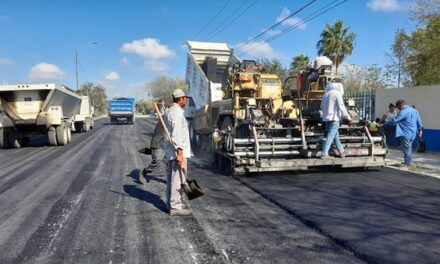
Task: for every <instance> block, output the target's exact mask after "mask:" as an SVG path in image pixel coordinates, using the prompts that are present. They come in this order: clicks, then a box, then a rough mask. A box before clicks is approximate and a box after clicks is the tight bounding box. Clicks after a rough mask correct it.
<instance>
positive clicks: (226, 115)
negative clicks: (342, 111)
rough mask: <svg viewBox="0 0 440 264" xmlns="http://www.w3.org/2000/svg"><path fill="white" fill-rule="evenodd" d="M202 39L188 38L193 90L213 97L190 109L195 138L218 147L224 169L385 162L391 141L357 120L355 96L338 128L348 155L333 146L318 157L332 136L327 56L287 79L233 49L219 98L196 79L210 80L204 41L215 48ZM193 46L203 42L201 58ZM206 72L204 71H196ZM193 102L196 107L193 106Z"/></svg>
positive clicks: (209, 147)
mask: <svg viewBox="0 0 440 264" xmlns="http://www.w3.org/2000/svg"><path fill="white" fill-rule="evenodd" d="M196 44H197V45H194V44H193V43H191V42H188V47H189V52H188V64H187V76H186V80H187V82H188V84H189V91H188V94H189V95H191V96H194V95H198V94H199V95H200V94H208V95H210V96H211V97H210V98H208V100H206V101H199V102H197V100H198V98H197V97H195V99H196V100H194V102H193V103H192V105H193V107H195V106H198V105H202V107H200V108H199V109H196V110H193V112H191V111H189V118H190V119H192V126H193V127H192V129H193V130H194V133H195V135H196V136H195V139H196V140H195V141H196V144H198V145H200V146H201V147H202V148H204V149H205V150H207V151H210V152H212V153H214V157H213V158H214V163H215V165H216V166H217V167H218V168H220V169H221V170H223V171H224V172H225V173H227V174H234V175H241V174H246V173H249V172H264V171H288V170H307V169H309V168H312V167H322V166H339V167H361V168H368V167H376V166H383V165H384V162H385V155H386V145H385V141H384V139H383V137H373V136H371V135H370V133H369V131H368V129H367V128H366V126H365V125H364V124H362V123H361V122H360V121H359V120H358V118H357V116H358V115H357V114H356V111H355V108H354V106H353V105H352V103H353V102H348V105H347V106H348V109H349V113H350V114H351V115H352V119H353V120H354V122H353V123H352V124H348V123H347V124H343V125H342V127H341V130H340V139H341V141H342V144H343V145H344V147H345V149H346V154H347V155H346V157H344V158H336V156H338V153H336V152H335V151H333V152H332V153H331V155H332V157H331V158H329V159H321V158H320V156H321V149H322V145H323V143H324V142H325V136H326V135H325V124H324V122H323V121H322V112H321V111H320V104H321V99H322V96H323V95H324V92H325V91H324V89H325V87H326V85H327V83H328V82H329V81H331V80H332V79H334V78H335V77H336V76H333V75H332V73H331V67H332V65H331V64H330V65H328V61H329V60H322V58H321V59H319V60H317V62H316V63H315V65H314V67H311V68H308V69H306V70H304V71H302V72H301V73H300V74H299V75H298V76H292V77H291V78H288V79H287V80H286V82H285V83H284V84H283V83H281V80H280V78H279V76H277V75H276V74H273V73H267V72H265V70H264V68H262V67H261V66H260V65H257V63H256V62H255V61H251V60H243V61H240V60H239V59H238V58H236V57H235V56H234V55H233V54H232V50H230V51H231V54H230V55H229V56H230V58H229V61H231V63H228V65H226V67H225V71H224V72H225V74H224V75H222V77H223V79H222V80H221V81H218V83H221V91H222V98H221V99H219V100H218V97H217V98H214V97H213V96H212V94H213V93H212V92H211V90H212V89H211V90H208V91H206V87H208V88H209V86H206V85H205V86H203V85H200V83H201V82H200V81H198V80H204V79H207V80H208V81H209V80H210V77H209V76H208V75H206V72H207V71H206V70H203V64H205V61H207V60H211V59H208V57H212V53H211V52H210V51H209V50H204V51H203V53H204V54H206V55H205V58H204V59H203V56H200V55H199V54H201V53H202V52H201V51H200V50H203V49H202V48H203V47H206V48H207V49H209V47H210V45H206V46H204V45H203V43H196ZM193 47H197V49H195V53H196V55H197V56H198V60H195V59H194V57H195V56H194V55H193V54H192V53H193ZM226 47H227V46H226ZM231 58H233V59H231ZM322 61H324V63H322ZM194 73H196V74H194ZM203 74H205V76H198V75H203ZM292 79H294V81H292ZM192 80H193V81H192ZM295 81H296V82H295ZM292 83H293V84H297V85H296V87H288V84H292ZM193 99H194V97H193ZM209 99H211V101H209ZM203 103H205V104H204V105H203ZM188 108H189V110H191V106H189V107H188ZM191 113H193V114H191Z"/></svg>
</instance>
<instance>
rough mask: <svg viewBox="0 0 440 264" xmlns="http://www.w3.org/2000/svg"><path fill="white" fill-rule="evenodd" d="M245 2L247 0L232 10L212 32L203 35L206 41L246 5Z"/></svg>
mask: <svg viewBox="0 0 440 264" xmlns="http://www.w3.org/2000/svg"><path fill="white" fill-rule="evenodd" d="M247 1H248V0H244V1H243V2H242V3H241V4H240V5H239V6H238V7H237V8H236V9H234V11H232V13H231V14H230V15H229V16H228V17H227V18H226V19H224V20H223V22H222V23H220V24H219V25H218V26H217V27H216V28H215V29H214V30H213V31H211V32H210V33H208V34H207V35H205V38H206V39H207V38H209V37H211V36H212V35H213V34H214V33H215V32H217V31H218V30H219V28H221V27H222V25H223V24H224V23H226V21H228V20H230V19H231V18H232V17H233V16H234V15H235V14H236V13H237V12H238V11H239V10H240V9H241V8H242V7H243V6H244V5H245V4H246V3H247Z"/></svg>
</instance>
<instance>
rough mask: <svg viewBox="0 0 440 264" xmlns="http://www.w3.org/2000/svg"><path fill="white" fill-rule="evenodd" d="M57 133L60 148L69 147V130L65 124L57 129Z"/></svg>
mask: <svg viewBox="0 0 440 264" xmlns="http://www.w3.org/2000/svg"><path fill="white" fill-rule="evenodd" d="M56 133H57V142H58V145H59V146H65V145H67V128H66V127H65V126H64V124H61V125H59V126H58V127H57V129H56Z"/></svg>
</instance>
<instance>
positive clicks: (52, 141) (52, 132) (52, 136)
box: [47, 126, 58, 146]
mask: <svg viewBox="0 0 440 264" xmlns="http://www.w3.org/2000/svg"><path fill="white" fill-rule="evenodd" d="M47 139H48V141H49V145H51V146H57V145H58V142H57V132H56V129H55V127H53V126H52V127H50V128H49V130H48V131H47Z"/></svg>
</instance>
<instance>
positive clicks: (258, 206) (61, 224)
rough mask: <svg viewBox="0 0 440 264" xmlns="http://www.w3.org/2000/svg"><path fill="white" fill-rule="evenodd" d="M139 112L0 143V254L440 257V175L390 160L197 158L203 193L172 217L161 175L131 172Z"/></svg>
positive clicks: (17, 259) (3, 259) (175, 258)
mask: <svg viewBox="0 0 440 264" xmlns="http://www.w3.org/2000/svg"><path fill="white" fill-rule="evenodd" d="M137 121H138V122H137V124H136V125H134V126H131V125H119V126H114V125H110V124H109V122H108V120H102V121H100V122H98V123H97V125H96V128H95V129H93V130H92V131H91V132H89V133H86V134H74V137H73V142H72V143H71V144H70V145H68V146H65V147H48V146H46V145H45V144H46V142H45V141H44V139H36V140H33V141H32V142H31V143H32V146H31V147H26V148H22V149H18V150H15V149H11V150H0V248H1V251H0V263H295V262H296V263H365V262H366V263H382V262H384V263H393V262H394V263H416V262H417V263H436V262H439V261H440V257H439V256H440V229H439V227H440V184H439V183H440V181H439V180H438V179H435V178H430V177H425V176H421V175H416V174H411V173H402V172H400V171H397V170H392V169H383V170H377V171H368V172H357V171H353V170H351V171H343V172H340V171H339V172H335V171H330V172H326V171H312V172H307V173H304V172H303V173H295V174H292V173H278V174H264V175H262V174H261V175H251V176H249V177H244V178H239V179H235V178H231V177H228V176H224V175H220V174H218V173H217V172H216V171H215V170H214V169H213V168H212V167H211V166H210V163H209V161H208V160H206V159H203V158H195V159H193V161H192V163H190V165H189V168H190V172H191V175H192V176H193V177H195V178H197V180H198V181H199V183H200V184H201V185H202V187H203V188H204V190H205V191H206V195H205V196H204V197H203V198H200V199H198V200H195V201H193V202H191V207H192V211H193V215H192V216H191V217H186V218H171V217H169V216H168V215H167V214H166V212H165V203H164V196H165V181H164V178H163V176H161V175H160V173H158V174H157V175H153V176H152V177H151V178H150V183H148V184H147V185H145V186H142V185H139V184H138V182H137V179H138V176H139V169H141V168H142V167H143V166H144V165H145V164H146V163H147V162H148V160H149V156H146V155H143V154H141V153H139V150H140V149H142V148H143V147H145V146H146V145H147V143H148V141H149V138H150V136H151V132H152V128H153V125H154V120H152V119H148V118H143V119H138V120H137ZM196 154H200V153H196ZM198 156H199V157H204V156H206V155H198Z"/></svg>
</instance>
